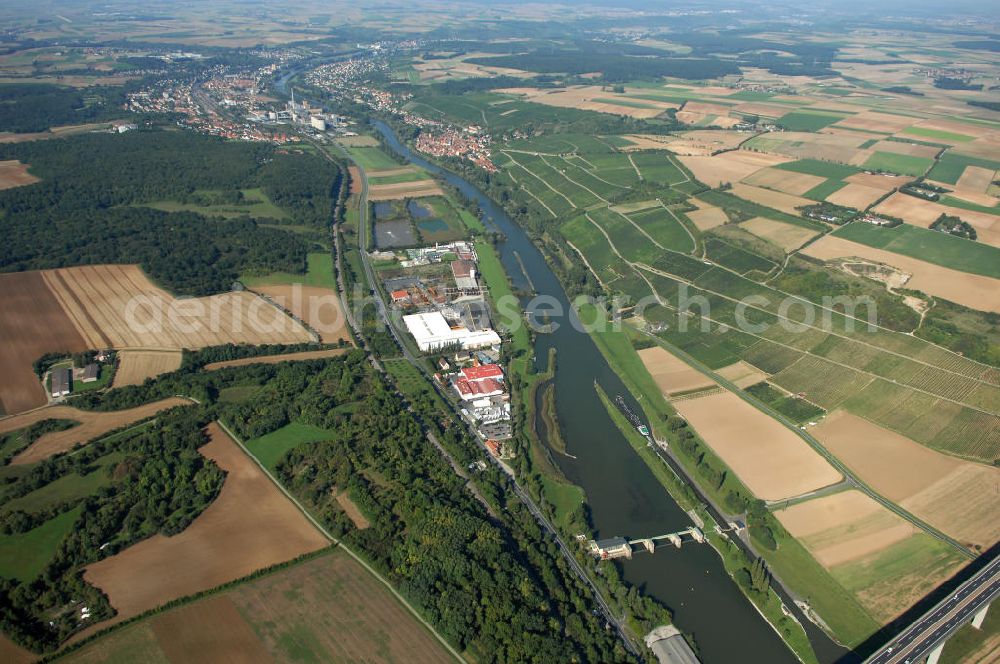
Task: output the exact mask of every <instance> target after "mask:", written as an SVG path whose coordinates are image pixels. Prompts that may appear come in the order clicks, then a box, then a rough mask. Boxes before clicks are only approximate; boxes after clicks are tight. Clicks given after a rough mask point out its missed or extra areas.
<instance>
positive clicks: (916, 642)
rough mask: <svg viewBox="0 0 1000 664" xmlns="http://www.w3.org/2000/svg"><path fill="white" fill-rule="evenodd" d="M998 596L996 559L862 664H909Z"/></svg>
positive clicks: (999, 575)
mask: <svg viewBox="0 0 1000 664" xmlns="http://www.w3.org/2000/svg"><path fill="white" fill-rule="evenodd" d="M998 595H1000V557H998V558H997V559H995V560H994V561H993V562H991V563H990V564H989V565H987V566H986V567H984V568H983V569H981V570H980V571H979V572H977V573H976V575H975V576H973V577H972V578H971V579H969V580H968V581H966V582H965V583H963V584H962V585H961V586H959V587H958V588H957V589H956V590H955V592H953V593H952V594H951V595H949V596H948V597H947V598H945V599H944V600H942V601H941V603H939V604H938V605H937V606H935V607H934V608H933V609H931V610H930V611H928V612H927V613H925V614H924V615H923V616H922V617H921V618H920V619H919V620H917V621H916V622H915V623H913V624H912V625H910V627H909V628H907V629H906V630H905V631H904V632H902V633H901V634H899V636H897V637H896V638H894V639H893V640H892V641H890V642H889V643H887V644H886V645H884V646H883V647H882V648H881V649H880V650H879V651H878V652H876V653H874V654H873V655H872V656H871V657H869V658H868V659H867V660H865V664H912V663H913V662H917V661H920V660H921V658H923V657H925V656H926V655H928V654H929V653H930V652H931V651H932V650H933V649H934V647H935V646H937V645H938V644H939V643H941V642H942V641H944V640H945V639H946V638H948V637H949V636H951V635H952V633H954V632H955V631H956V630H958V629H959V628H960V627H962V626H963V625H965V624H966V623H968V622H970V621H971V620H972V616H974V615H975V614H976V613H977V612H978V611H979V610H980V609H981V608H982V607H984V606H986V605H987V604H989V603H990V602H991V601H992V600H994V599H996V597H997V596H998Z"/></svg>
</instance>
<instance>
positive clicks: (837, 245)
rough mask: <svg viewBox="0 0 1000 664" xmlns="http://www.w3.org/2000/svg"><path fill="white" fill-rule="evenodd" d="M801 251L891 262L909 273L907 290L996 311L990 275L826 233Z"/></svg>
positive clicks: (999, 298)
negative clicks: (944, 265)
mask: <svg viewBox="0 0 1000 664" xmlns="http://www.w3.org/2000/svg"><path fill="white" fill-rule="evenodd" d="M802 253H804V254H806V255H808V256H812V257H814V258H819V259H820V260H825V261H835V260H838V259H842V258H852V257H858V258H864V259H867V260H870V261H875V262H876V263H883V264H885V265H891V266H893V267H895V268H897V269H899V270H902V271H903V272H906V273H908V274H909V275H910V278H909V280H908V281H907V282H906V284H905V285H906V287H907V288H909V289H913V290H919V291H923V292H924V293H927V294H928V295H933V296H935V297H941V298H944V299H946V300H950V301H952V302H956V303H958V304H961V305H964V306H966V307H970V308H973V309H979V310H980V311H992V312H995V313H1000V281H998V280H996V279H991V278H990V277H985V276H982V275H978V274H969V273H968V272H959V271H958V270H953V269H951V268H947V267H942V266H940V265H935V264H934V263H928V262H926V261H922V260H919V259H917V258H910V257H909V256H903V255H902V254H896V253H893V252H891V251H886V250H884V249H876V248H874V247H869V246H867V245H864V244H860V243H858V242H852V241H850V240H845V239H843V238H839V237H836V236H833V235H826V236H825V237H823V238H821V239H820V240H818V241H817V242H814V243H812V244H811V245H809V246H808V247H806V248H805V249H804V250H803V251H802Z"/></svg>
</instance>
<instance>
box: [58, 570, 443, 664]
mask: <svg viewBox="0 0 1000 664" xmlns="http://www.w3.org/2000/svg"><path fill="white" fill-rule="evenodd" d="M181 635H183V637H184V638H178V637H179V636H181ZM136 656H141V658H142V660H143V661H146V662H163V663H164V664H165V663H166V662H171V661H185V662H211V661H218V660H219V658H220V657H224V656H225V657H234V656H238V657H241V658H242V659H241V660H240V661H309V662H320V661H324V662H353V661H372V662H404V661H405V662H415V663H419V664H424V663H427V664H430V663H435V664H436V663H438V662H444V661H449V660H450V659H451V658H452V657H451V655H450V654H449V653H448V651H447V650H445V648H444V647H443V645H442V644H441V643H440V642H439V641H438V640H437V639H436V638H435V637H434V636H433V634H431V632H430V631H429V630H428V629H427V628H426V627H424V626H423V625H422V624H421V622H420V621H419V619H418V618H416V617H415V616H414V615H413V614H412V613H411V612H410V611H408V610H407V609H406V607H405V606H404V605H403V604H402V602H400V601H399V600H398V599H397V598H396V597H395V596H394V595H393V594H392V593H391V592H390V591H389V590H388V589H387V588H386V587H385V586H384V585H383V584H382V583H381V582H380V581H379V580H378V579H376V578H375V577H374V576H372V575H371V574H370V573H369V572H368V571H367V570H365V569H364V567H362V566H361V564H360V563H358V562H357V561H355V560H354V559H353V558H352V557H351V556H349V555H348V554H347V553H346V552H344V551H332V552H330V553H325V554H321V555H319V556H318V557H316V558H314V559H312V560H307V561H304V562H301V563H297V564H295V565H293V566H291V567H289V568H287V569H282V570H280V571H277V572H274V573H272V574H268V575H266V576H263V577H261V578H258V579H254V580H252V581H249V582H247V583H243V584H240V585H239V586H236V587H235V588H232V589H229V590H225V591H223V592H220V593H217V594H214V595H212V596H210V597H206V598H204V599H199V600H196V601H194V602H191V603H189V604H185V605H184V606H179V607H177V608H174V609H171V610H169V611H166V612H163V613H160V614H157V615H155V616H152V617H150V618H146V619H144V620H142V621H140V622H137V623H135V624H132V625H128V626H125V627H123V628H120V629H117V630H115V631H114V632H111V633H110V634H108V635H106V636H104V637H102V638H101V639H99V640H97V641H94V642H92V643H89V644H87V645H86V646H84V647H83V648H81V649H79V650H77V651H75V652H73V653H71V654H69V655H67V656H66V657H64V658H63V659H62V660H60V661H63V662H66V663H67V664H96V663H98V662H117V661H126V660H129V659H134V658H135V657H136Z"/></svg>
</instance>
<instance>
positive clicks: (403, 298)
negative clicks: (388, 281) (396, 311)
mask: <svg viewBox="0 0 1000 664" xmlns="http://www.w3.org/2000/svg"><path fill="white" fill-rule="evenodd" d="M391 295H392V301H393V302H409V301H410V293H409V291H406V290H394V291H392V293H391Z"/></svg>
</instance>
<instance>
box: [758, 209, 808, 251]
mask: <svg viewBox="0 0 1000 664" xmlns="http://www.w3.org/2000/svg"><path fill="white" fill-rule="evenodd" d="M740 228H742V229H743V230H745V231H749V232H750V233H753V234H754V235H756V236H757V237H759V238H760V239H762V240H766V241H767V242H770V243H771V244H774V245H777V246H779V247H781V249H782V251H785V252H787V253H791V252H793V251H795V250H796V249H798V248H799V247H801V246H802V245H803V244H805V243H806V242H808V241H809V240H812V239H813V238H814V237H816V236H817V235H818V233H817V232H816V231H813V230H810V229H808V228H804V227H802V226H794V225H792V224H786V223H785V222H782V221H774V220H773V219H766V218H764V217H754V218H753V219H750V220H748V221H744V222H742V223H741V224H740Z"/></svg>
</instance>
